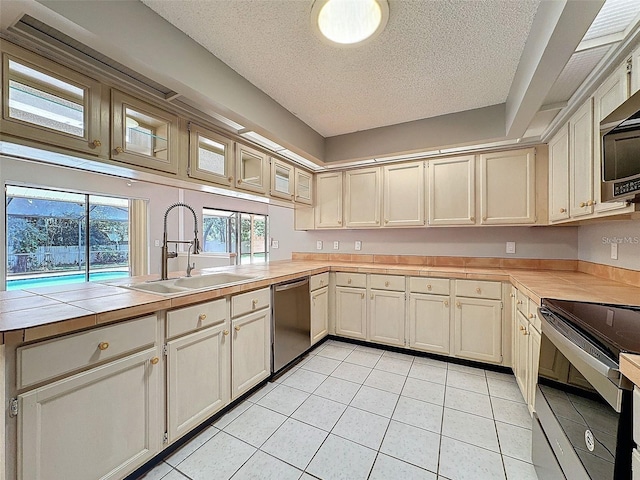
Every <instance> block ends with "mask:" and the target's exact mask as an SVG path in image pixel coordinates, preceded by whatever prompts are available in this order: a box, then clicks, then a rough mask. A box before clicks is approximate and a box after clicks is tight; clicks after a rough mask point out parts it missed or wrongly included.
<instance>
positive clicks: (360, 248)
mask: <svg viewBox="0 0 640 480" xmlns="http://www.w3.org/2000/svg"><path fill="white" fill-rule="evenodd" d="M356 250H362V242H361V241H359V240H356Z"/></svg>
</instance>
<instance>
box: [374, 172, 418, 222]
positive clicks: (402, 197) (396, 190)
mask: <svg viewBox="0 0 640 480" xmlns="http://www.w3.org/2000/svg"><path fill="white" fill-rule="evenodd" d="M382 177H383V194H382V198H383V206H382V210H383V216H384V223H383V226H384V227H410V226H422V225H424V210H425V199H424V191H425V188H424V187H425V176H424V162H414V163H401V164H397V165H385V166H384V167H383V171H382Z"/></svg>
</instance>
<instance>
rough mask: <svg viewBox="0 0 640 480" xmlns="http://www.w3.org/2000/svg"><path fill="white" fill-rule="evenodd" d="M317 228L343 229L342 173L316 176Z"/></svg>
mask: <svg viewBox="0 0 640 480" xmlns="http://www.w3.org/2000/svg"><path fill="white" fill-rule="evenodd" d="M315 220H316V221H315V227H316V228H340V227H342V172H331V173H319V174H318V175H316V206H315Z"/></svg>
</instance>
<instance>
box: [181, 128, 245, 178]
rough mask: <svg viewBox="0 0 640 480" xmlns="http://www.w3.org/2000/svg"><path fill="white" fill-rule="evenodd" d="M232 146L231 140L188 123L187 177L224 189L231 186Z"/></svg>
mask: <svg viewBox="0 0 640 480" xmlns="http://www.w3.org/2000/svg"><path fill="white" fill-rule="evenodd" d="M233 145H234V142H233V141H232V140H229V139H228V138H226V137H223V136H222V135H218V134H217V133H215V132H212V131H211V130H207V129H206V128H204V127H201V126H199V125H196V124H195V123H190V124H189V168H188V170H187V173H188V175H189V176H190V177H192V178H197V179H199V180H205V181H208V182H212V183H216V184H218V185H223V186H225V187H230V186H232V185H233V175H234V172H233V165H234V164H233V160H234V158H233Z"/></svg>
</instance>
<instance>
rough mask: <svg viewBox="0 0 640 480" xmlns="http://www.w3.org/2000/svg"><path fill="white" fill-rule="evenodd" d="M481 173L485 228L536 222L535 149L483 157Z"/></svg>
mask: <svg viewBox="0 0 640 480" xmlns="http://www.w3.org/2000/svg"><path fill="white" fill-rule="evenodd" d="M480 171H481V173H480V175H481V179H480V214H481V217H482V221H481V223H482V224H483V225H508V224H521V223H535V221H536V155H535V150H533V149H527V150H517V151H513V152H497V153H487V154H483V155H480Z"/></svg>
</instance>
